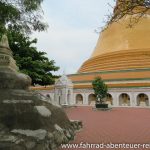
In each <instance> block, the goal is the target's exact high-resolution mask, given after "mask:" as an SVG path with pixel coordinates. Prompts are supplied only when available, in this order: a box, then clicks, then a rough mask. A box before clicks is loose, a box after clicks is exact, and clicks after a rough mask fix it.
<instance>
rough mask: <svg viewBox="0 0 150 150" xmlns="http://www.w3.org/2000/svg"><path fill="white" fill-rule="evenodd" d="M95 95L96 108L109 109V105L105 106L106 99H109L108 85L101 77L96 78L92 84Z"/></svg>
mask: <svg viewBox="0 0 150 150" xmlns="http://www.w3.org/2000/svg"><path fill="white" fill-rule="evenodd" d="M92 85H93V89H94V93H95V95H96V104H95V106H96V108H108V104H105V99H106V97H107V91H108V88H107V85H106V84H105V83H104V81H103V80H102V79H101V77H96V78H95V80H94V81H93V82H92Z"/></svg>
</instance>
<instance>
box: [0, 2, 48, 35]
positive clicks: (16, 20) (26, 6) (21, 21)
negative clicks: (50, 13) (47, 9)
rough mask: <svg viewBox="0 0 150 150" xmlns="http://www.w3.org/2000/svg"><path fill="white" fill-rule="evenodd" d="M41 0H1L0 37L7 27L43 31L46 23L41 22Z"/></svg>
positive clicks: (17, 29)
mask: <svg viewBox="0 0 150 150" xmlns="http://www.w3.org/2000/svg"><path fill="white" fill-rule="evenodd" d="M42 2H43V0H1V1H0V37H1V36H2V35H3V34H5V33H6V31H7V29H12V30H16V31H20V32H22V33H27V34H29V33H31V31H33V30H34V31H43V30H45V29H46V28H47V24H45V23H44V22H42V15H41V14H42V13H43V12H42V9H41V3H42Z"/></svg>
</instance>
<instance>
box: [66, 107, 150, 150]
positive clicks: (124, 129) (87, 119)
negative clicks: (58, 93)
mask: <svg viewBox="0 0 150 150" xmlns="http://www.w3.org/2000/svg"><path fill="white" fill-rule="evenodd" d="M66 112H67V114H68V116H69V118H70V119H73V120H82V122H83V129H82V130H81V131H80V132H78V133H77V135H76V138H75V140H74V141H72V142H71V143H80V142H84V143H86V142H88V143H92V144H94V143H95V144H97V143H132V144H133V143H134V144H144V143H150V109H149V108H113V109H112V110H110V111H95V110H92V107H76V108H67V109H66ZM78 149H79V148H78ZM105 149H106V148H105ZM140 149H142V148H140ZM149 149H150V148H149ZM64 150H65V149H64ZM69 150H75V148H74V149H73V148H72V149H71V148H69ZM92 150H95V149H92ZM103 150H104V149H103ZM143 150H146V148H144V149H143Z"/></svg>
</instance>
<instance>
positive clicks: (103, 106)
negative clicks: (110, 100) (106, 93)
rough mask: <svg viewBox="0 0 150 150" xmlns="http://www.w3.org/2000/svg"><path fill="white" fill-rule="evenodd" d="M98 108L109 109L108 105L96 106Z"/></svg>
mask: <svg viewBox="0 0 150 150" xmlns="http://www.w3.org/2000/svg"><path fill="white" fill-rule="evenodd" d="M95 107H96V108H108V104H95Z"/></svg>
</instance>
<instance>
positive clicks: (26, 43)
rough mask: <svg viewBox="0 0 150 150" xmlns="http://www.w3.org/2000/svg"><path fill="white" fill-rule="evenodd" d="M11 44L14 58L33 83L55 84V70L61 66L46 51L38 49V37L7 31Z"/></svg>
mask: <svg viewBox="0 0 150 150" xmlns="http://www.w3.org/2000/svg"><path fill="white" fill-rule="evenodd" d="M7 35H8V40H9V45H10V48H11V50H12V51H13V55H14V59H15V60H16V62H17V65H18V67H19V69H20V71H21V72H22V73H25V74H27V75H29V76H30V77H31V79H32V85H35V84H39V85H44V86H46V85H49V84H53V83H54V80H55V78H57V76H55V75H53V74H52V72H53V71H57V70H58V69H59V67H57V66H55V62H54V60H51V61H50V60H49V59H48V58H47V57H46V53H45V52H41V51H38V50H37V48H36V47H34V46H33V45H35V44H36V43H37V39H33V40H30V38H29V37H28V36H26V35H24V34H22V33H20V32H16V31H12V30H8V31H7Z"/></svg>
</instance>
